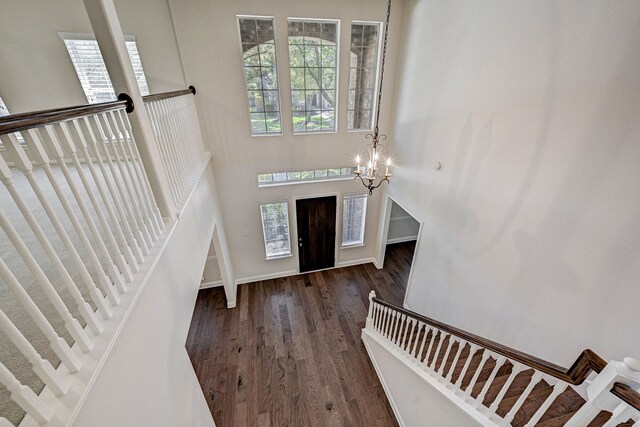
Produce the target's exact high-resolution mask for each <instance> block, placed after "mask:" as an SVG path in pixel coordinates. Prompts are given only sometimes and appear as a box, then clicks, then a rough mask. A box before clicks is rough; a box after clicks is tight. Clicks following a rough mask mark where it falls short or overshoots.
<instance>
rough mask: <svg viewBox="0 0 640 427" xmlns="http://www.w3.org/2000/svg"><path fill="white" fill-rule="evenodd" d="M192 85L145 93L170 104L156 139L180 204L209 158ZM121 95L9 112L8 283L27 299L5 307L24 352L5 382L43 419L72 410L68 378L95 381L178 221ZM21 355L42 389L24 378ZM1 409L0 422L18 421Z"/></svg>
mask: <svg viewBox="0 0 640 427" xmlns="http://www.w3.org/2000/svg"><path fill="white" fill-rule="evenodd" d="M185 92H186V93H188V94H192V93H195V89H194V88H193V87H192V88H191V89H189V90H185V91H179V93H178V92H171V93H167V94H159V95H151V96H150V97H148V99H147V101H148V103H147V108H149V109H150V110H151V111H154V112H158V113H159V112H161V113H162V114H161V116H154V117H155V118H156V122H155V124H156V126H157V127H158V133H157V134H156V136H157V137H158V138H159V139H158V141H156V143H157V144H158V145H161V146H162V147H163V149H166V150H167V153H169V157H168V158H167V159H166V160H167V161H166V163H165V167H174V168H175V171H176V175H174V179H175V181H172V183H171V184H172V186H173V185H175V187H176V190H179V191H178V192H177V193H176V194H177V198H176V201H180V203H181V204H182V205H184V203H185V200H186V198H187V196H188V194H189V192H190V191H191V190H192V188H193V186H194V185H195V182H196V181H197V178H198V176H199V175H200V173H201V172H202V170H203V167H204V166H205V165H206V163H207V161H208V154H205V149H204V145H203V139H202V135H201V134H200V128H199V125H198V121H197V120H198V119H197V114H196V111H195V104H194V103H193V100H188V101H183V100H182V99H180V97H181V95H183V94H184V93H185ZM119 98H120V99H119V100H117V101H113V102H105V103H100V104H91V105H83V106H77V107H68V108H58V109H51V110H44V111H38V112H33V113H24V114H15V115H11V116H5V117H1V118H0V142H1V144H0V181H1V182H2V184H0V195H1V197H2V199H0V230H2V231H1V232H0V235H2V236H4V235H6V236H7V239H5V238H4V237H2V241H0V255H1V256H0V286H5V287H6V288H8V289H9V290H10V291H11V293H12V294H13V296H14V297H15V301H16V302H17V304H19V309H18V310H13V311H6V312H5V311H3V310H2V309H0V331H2V333H3V335H4V337H5V338H4V339H5V341H3V344H4V343H5V342H6V344H7V346H9V345H12V346H13V347H14V348H15V349H17V351H18V352H19V353H20V354H21V357H22V358H23V359H21V361H18V360H13V359H11V360H7V358H6V357H5V358H2V359H1V361H0V384H1V385H2V386H4V387H5V388H6V389H7V390H8V391H9V393H10V395H11V399H12V400H13V401H14V402H15V403H17V405H18V406H20V407H21V408H22V410H23V411H24V412H25V413H26V417H27V418H28V419H29V422H31V421H34V422H35V423H37V424H38V425H47V424H49V423H51V424H54V425H58V424H56V423H59V422H61V421H64V420H63V419H62V418H64V416H65V415H69V414H70V413H72V412H73V408H69V407H65V405H68V404H69V402H71V401H73V400H74V399H63V398H64V397H65V395H67V393H68V392H69V390H70V384H71V383H74V381H75V384H76V385H77V384H78V381H80V382H81V383H83V384H84V385H85V386H87V385H88V384H89V383H90V382H89V381H87V379H88V378H90V377H91V375H88V372H87V369H94V368H96V366H99V363H97V362H98V361H99V360H100V359H101V358H102V357H105V354H106V349H108V348H109V345H107V344H108V342H109V340H110V339H112V338H113V336H115V331H116V330H117V329H118V327H119V325H120V324H121V322H122V321H123V319H124V314H125V313H126V311H127V309H128V308H129V306H130V305H131V302H132V301H133V299H134V298H133V295H134V294H135V293H136V292H138V290H139V289H140V285H141V283H142V282H143V280H144V278H145V275H146V273H147V272H148V269H149V268H151V266H152V265H153V261H154V259H155V258H156V257H157V256H158V254H159V251H160V249H161V248H162V247H163V244H164V242H165V241H166V236H167V234H168V230H169V229H170V221H169V219H165V218H162V217H161V214H160V211H159V209H158V205H157V203H156V199H155V197H154V194H153V191H152V187H151V185H150V176H148V175H147V172H146V171H145V167H144V162H143V160H144V159H143V158H141V154H140V151H139V150H138V146H137V144H136V140H135V138H134V135H133V132H132V127H131V123H130V122H129V117H128V114H127V113H129V112H131V111H132V110H133V107H134V106H133V104H132V101H131V98H130V97H128V96H127V95H121V96H120V97H119ZM169 135H171V137H169ZM5 194H7V196H5ZM45 307H50V309H47V308H45ZM25 323H28V324H33V325H35V327H36V328H37V331H36V332H26V330H29V328H28V327H25ZM105 340H106V341H107V342H106V343H105ZM9 342H10V344H9ZM3 349H4V348H3ZM94 350H95V351H94ZM21 363H22V365H21ZM24 363H29V365H30V368H31V371H32V372H33V373H34V374H35V375H36V377H37V378H38V380H39V381H40V382H41V384H42V385H43V386H44V389H39V388H37V386H36V387H35V389H34V388H33V385H31V387H30V386H27V385H25V384H24V383H22V382H21V379H20V378H19V377H20V375H19V374H18V372H21V371H22V366H24ZM58 363H59V365H58ZM54 366H55V368H54ZM91 372H94V371H91ZM77 373H80V376H77V377H76V379H75V380H74V381H72V380H71V378H72V376H73V375H75V374H77ZM36 381H37V380H36ZM45 391H46V393H47V396H45V397H43V393H45ZM77 392H78V390H77V387H76V390H74V392H73V393H74V395H75V394H76V393H77ZM1 403H2V402H0V404H1ZM0 407H2V405H0ZM0 412H1V411H0ZM59 414H64V415H62V416H60V415H59ZM2 415H3V416H2V417H0V426H4V425H7V424H9V425H12V424H11V423H13V424H15V425H17V424H18V422H19V420H18V419H15V417H14V418H12V419H11V420H7V419H6V415H5V414H4V413H3V414H2ZM61 417H62V418H61ZM10 421H11V423H10Z"/></svg>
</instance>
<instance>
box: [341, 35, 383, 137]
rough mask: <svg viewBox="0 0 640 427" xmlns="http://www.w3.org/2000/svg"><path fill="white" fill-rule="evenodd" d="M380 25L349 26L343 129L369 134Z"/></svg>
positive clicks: (373, 104) (371, 124)
mask: <svg viewBox="0 0 640 427" xmlns="http://www.w3.org/2000/svg"><path fill="white" fill-rule="evenodd" d="M381 26H382V24H381V23H377V22H376V23H366V22H354V23H353V24H351V53H350V55H349V56H350V59H349V103H348V105H347V129H349V130H371V129H372V128H373V111H374V109H375V94H376V80H377V79H376V76H377V70H378V44H379V39H380V37H379V34H380V27H381Z"/></svg>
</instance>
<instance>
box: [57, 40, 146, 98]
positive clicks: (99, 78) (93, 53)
mask: <svg viewBox="0 0 640 427" xmlns="http://www.w3.org/2000/svg"><path fill="white" fill-rule="evenodd" d="M60 36H61V37H62V40H64V44H65V46H66V47H67V52H68V53H69V56H70V57H71V62H73V67H74V68H75V70H76V74H77V75H78V79H80V84H81V85H82V90H83V91H84V94H85V96H86V97H87V101H88V102H89V103H90V104H95V103H97V102H108V101H113V100H115V99H117V97H116V93H115V91H114V89H113V85H112V84H111V78H110V77H109V73H108V71H107V66H106V65H105V63H104V60H103V59H102V54H101V53H100V47H99V46H98V42H97V41H96V40H95V39H94V38H92V37H88V36H84V35H81V34H80V35H76V34H61V35H60ZM127 38H128V40H125V45H126V47H127V52H128V53H129V58H130V59H131V65H133V72H134V74H135V76H136V80H137V82H138V87H139V88H140V93H142V95H149V86H148V85H147V79H146V77H145V75H144V70H143V69H142V61H141V60H140V54H139V53H138V47H137V45H136V42H135V40H132V39H131V37H130V36H129V37H127Z"/></svg>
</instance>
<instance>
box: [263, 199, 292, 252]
mask: <svg viewBox="0 0 640 427" xmlns="http://www.w3.org/2000/svg"><path fill="white" fill-rule="evenodd" d="M260 214H261V215H262V231H263V233H264V247H265V252H266V254H267V259H271V258H280V257H284V256H289V255H291V241H290V240H289V205H288V203H287V202H286V201H283V202H274V203H264V204H261V205H260Z"/></svg>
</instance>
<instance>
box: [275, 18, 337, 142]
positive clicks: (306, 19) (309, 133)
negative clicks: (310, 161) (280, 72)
mask: <svg viewBox="0 0 640 427" xmlns="http://www.w3.org/2000/svg"><path fill="white" fill-rule="evenodd" d="M289 21H310V22H319V23H323V22H324V23H331V24H333V23H335V24H336V89H335V90H336V109H335V126H334V129H333V130H326V131H322V130H320V131H311V132H306V131H305V132H300V131H298V132H296V131H295V130H293V109H292V108H290V109H289V114H291V120H290V123H291V126H292V133H293V135H294V136H298V135H327V134H332V133H338V126H339V125H340V119H339V116H340V114H339V107H340V101H339V99H340V40H341V35H340V24H341V23H342V21H341V20H340V19H337V18H299V17H294V16H287V28H288V26H289ZM290 68H291V56H290V55H289V31H288V30H287V70H289V69H290ZM288 77H289V100H290V101H291V91H292V89H291V75H289V76H288ZM289 105H291V103H289Z"/></svg>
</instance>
